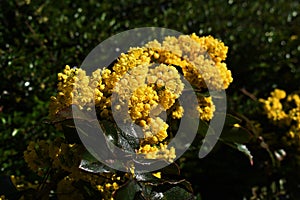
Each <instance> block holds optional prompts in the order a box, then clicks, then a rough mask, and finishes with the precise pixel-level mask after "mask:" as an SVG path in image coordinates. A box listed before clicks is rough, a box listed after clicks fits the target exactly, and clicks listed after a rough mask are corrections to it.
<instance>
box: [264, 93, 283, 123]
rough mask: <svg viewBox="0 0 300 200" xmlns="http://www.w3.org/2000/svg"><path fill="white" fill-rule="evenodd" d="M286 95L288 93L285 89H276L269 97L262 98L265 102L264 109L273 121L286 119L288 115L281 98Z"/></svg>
mask: <svg viewBox="0 0 300 200" xmlns="http://www.w3.org/2000/svg"><path fill="white" fill-rule="evenodd" d="M285 97H286V93H285V91H283V90H279V89H275V90H274V91H273V92H271V96H270V97H268V99H266V100H265V99H260V100H259V101H260V102H262V103H263V105H264V109H265V111H266V113H267V115H268V118H269V119H271V120H273V121H279V120H283V119H286V118H287V117H288V115H287V114H286V113H285V111H284V110H283V106H282V103H281V102H280V100H282V99H284V98H285Z"/></svg>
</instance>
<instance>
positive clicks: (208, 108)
mask: <svg viewBox="0 0 300 200" xmlns="http://www.w3.org/2000/svg"><path fill="white" fill-rule="evenodd" d="M197 110H198V111H199V113H200V119H201V120H204V121H209V120H211V119H212V117H213V115H214V112H215V110H216V108H215V105H214V104H213V101H212V97H198V106H197Z"/></svg>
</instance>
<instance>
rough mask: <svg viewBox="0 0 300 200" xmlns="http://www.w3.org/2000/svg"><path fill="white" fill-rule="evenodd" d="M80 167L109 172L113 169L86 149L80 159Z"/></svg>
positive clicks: (87, 169) (85, 169)
mask: <svg viewBox="0 0 300 200" xmlns="http://www.w3.org/2000/svg"><path fill="white" fill-rule="evenodd" d="M79 169H81V170H83V171H86V172H91V173H109V172H111V169H110V168H108V167H107V166H106V165H104V164H103V163H102V162H100V161H99V160H97V159H96V158H95V157H94V156H92V155H91V154H90V153H89V152H88V151H86V152H85V153H84V154H83V156H82V159H81V161H80V165H79Z"/></svg>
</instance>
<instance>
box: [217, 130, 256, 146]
mask: <svg viewBox="0 0 300 200" xmlns="http://www.w3.org/2000/svg"><path fill="white" fill-rule="evenodd" d="M251 138H252V134H251V133H250V132H249V131H248V130H247V129H245V128H243V127H241V126H238V127H234V126H233V127H224V128H223V130H222V134H221V136H220V139H221V141H226V142H235V143H241V144H243V143H247V142H249V141H250V140H251Z"/></svg>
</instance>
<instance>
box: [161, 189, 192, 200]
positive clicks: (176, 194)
mask: <svg viewBox="0 0 300 200" xmlns="http://www.w3.org/2000/svg"><path fill="white" fill-rule="evenodd" d="M161 199H162V200H170V199H172V200H192V199H194V195H193V194H192V193H190V192H188V191H187V190H185V189H183V188H181V187H179V186H175V187H172V188H171V189H169V190H167V191H165V192H163V197H162V198H161Z"/></svg>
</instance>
